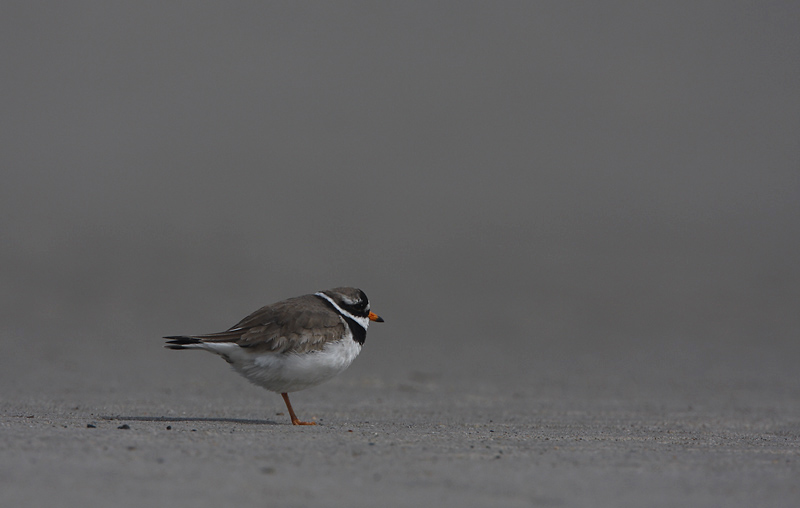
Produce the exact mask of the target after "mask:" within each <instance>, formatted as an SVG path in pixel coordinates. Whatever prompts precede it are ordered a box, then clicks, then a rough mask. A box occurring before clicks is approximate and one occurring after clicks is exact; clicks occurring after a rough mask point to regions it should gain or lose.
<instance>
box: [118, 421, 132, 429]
mask: <svg viewBox="0 0 800 508" xmlns="http://www.w3.org/2000/svg"><path fill="white" fill-rule="evenodd" d="M117 428H118V429H122V430H130V428H131V426H130V425H128V424H127V423H123V424H122V425H120V426H119V427H117Z"/></svg>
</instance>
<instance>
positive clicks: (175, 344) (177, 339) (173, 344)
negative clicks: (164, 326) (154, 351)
mask: <svg viewBox="0 0 800 508" xmlns="http://www.w3.org/2000/svg"><path fill="white" fill-rule="evenodd" d="M164 338H165V339H170V340H168V341H167V345H166V346H164V347H165V348H167V349H188V348H187V347H185V346H187V345H188V344H201V343H202V342H203V341H202V340H200V339H195V338H194V337H186V336H185V335H171V336H169V337H164Z"/></svg>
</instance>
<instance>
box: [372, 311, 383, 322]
mask: <svg viewBox="0 0 800 508" xmlns="http://www.w3.org/2000/svg"><path fill="white" fill-rule="evenodd" d="M369 320H370V321H377V322H378V323H383V318H382V317H380V316H379V315H377V314H375V313H374V312H370V313H369Z"/></svg>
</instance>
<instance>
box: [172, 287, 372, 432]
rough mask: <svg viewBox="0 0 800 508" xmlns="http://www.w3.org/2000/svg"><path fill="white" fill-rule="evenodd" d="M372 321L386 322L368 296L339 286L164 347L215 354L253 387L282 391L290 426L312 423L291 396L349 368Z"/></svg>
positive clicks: (263, 309)
mask: <svg viewBox="0 0 800 508" xmlns="http://www.w3.org/2000/svg"><path fill="white" fill-rule="evenodd" d="M371 321H375V322H378V323H382V322H384V320H383V318H382V317H380V316H378V315H377V314H375V313H374V312H371V311H370V305H369V299H368V298H367V295H366V294H365V293H364V292H363V291H362V290H360V289H358V288H354V287H338V288H333V289H326V290H324V291H319V292H316V293H313V294H307V295H303V296H298V297H295V298H289V299H288V300H283V301H280V302H277V303H273V304H271V305H266V306H264V307H261V308H260V309H258V310H257V311H255V312H253V313H252V314H250V315H249V316H247V317H245V318H244V319H242V320H241V321H239V322H238V323H236V324H235V325H233V326H232V327H230V328H228V329H227V330H225V331H224V332H217V333H209V334H205V335H171V336H167V337H164V338H165V339H167V343H166V345H165V346H164V347H166V348H168V349H178V350H182V349H198V350H204V351H209V352H211V353H216V354H218V355H219V356H221V357H222V358H223V359H224V360H225V361H226V362H228V363H229V364H230V365H231V366H232V367H233V369H234V370H235V371H236V372H238V373H239V374H241V375H242V376H244V377H245V378H247V379H248V380H249V381H250V382H252V383H253V384H256V385H258V386H261V387H263V388H266V389H267V390H269V391H272V392H276V393H280V394H281V396H282V397H283V401H284V402H285V403H286V409H288V410H289V417H290V418H291V420H292V425H316V422H304V421H301V420H300V419H299V418H297V415H296V414H295V412H294V409H292V404H291V402H290V401H289V393H291V392H296V391H298V390H303V389H306V388H311V387H312V386H316V385H318V384H320V383H323V382H325V381H327V380H329V379H331V378H332V377H334V376H336V375H337V374H340V373H341V372H342V371H344V370H345V369H346V368H347V367H349V366H350V364H351V363H352V362H353V360H355V358H356V357H357V356H358V354H359V353H360V352H361V347H362V346H363V345H364V341H365V340H366V338H367V328H369V324H370V322H371Z"/></svg>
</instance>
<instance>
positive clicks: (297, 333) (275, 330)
mask: <svg viewBox="0 0 800 508" xmlns="http://www.w3.org/2000/svg"><path fill="white" fill-rule="evenodd" d="M344 331H345V329H344V324H343V323H342V320H341V319H340V318H339V315H338V314H336V313H335V312H333V311H331V310H330V309H329V308H328V307H327V306H326V305H325V304H324V303H322V301H321V300H320V299H319V298H317V297H316V296H314V295H305V296H299V297H297V298H290V299H288V300H284V301H282V302H278V303H275V304H272V305H267V306H266V307H262V308H260V309H258V310H257V311H255V312H253V313H252V314H250V315H249V316H247V317H246V318H244V319H242V320H241V321H239V322H238V323H236V324H235V325H233V326H232V327H231V328H229V329H228V330H226V331H224V332H219V333H211V334H208V335H194V336H192V337H193V338H197V339H201V340H203V341H204V342H235V343H236V344H238V345H239V346H241V347H245V348H252V351H253V352H254V353H256V352H259V353H261V352H273V353H304V352H307V351H314V350H319V349H322V348H323V346H324V345H325V343H326V342H330V341H332V340H335V339H337V338H339V337H341V336H342V334H343V333H344Z"/></svg>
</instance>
